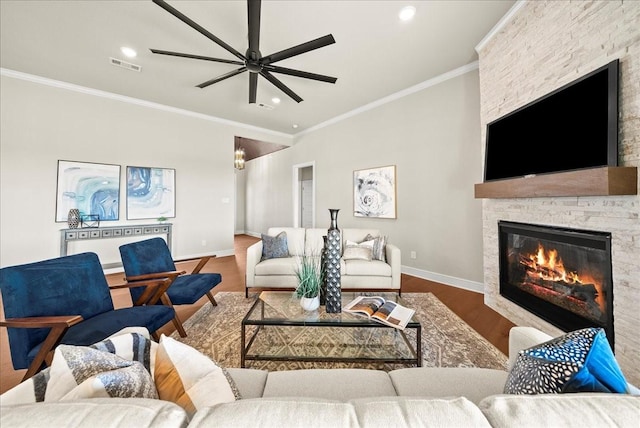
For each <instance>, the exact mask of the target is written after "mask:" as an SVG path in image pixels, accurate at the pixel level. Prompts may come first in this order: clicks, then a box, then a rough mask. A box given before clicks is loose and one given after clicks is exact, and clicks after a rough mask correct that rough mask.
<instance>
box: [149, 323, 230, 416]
mask: <svg viewBox="0 0 640 428" xmlns="http://www.w3.org/2000/svg"><path fill="white" fill-rule="evenodd" d="M155 383H156V387H157V388H158V395H159V396H160V399H162V400H167V401H171V402H174V403H176V404H178V405H179V406H181V407H182V408H184V409H185V410H186V411H187V413H188V414H189V416H192V415H193V414H195V412H196V411H197V410H200V409H202V408H204V407H208V406H212V405H214V404H218V403H226V402H231V401H234V400H236V399H237V398H240V397H239V394H238V392H237V388H236V386H235V384H234V382H233V379H231V377H230V376H228V375H227V373H226V370H224V369H223V368H221V367H219V366H218V365H217V364H216V363H215V362H213V361H212V360H211V359H210V358H209V357H207V356H206V355H204V354H202V353H200V352H199V351H197V350H196V349H194V348H192V347H190V346H188V345H185V344H184V343H181V342H178V341H177V340H175V339H172V338H170V337H167V336H165V335H164V334H163V335H162V336H161V337H160V345H159V346H158V351H157V353H156V368H155Z"/></svg>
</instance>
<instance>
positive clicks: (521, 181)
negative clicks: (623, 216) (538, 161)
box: [475, 166, 638, 199]
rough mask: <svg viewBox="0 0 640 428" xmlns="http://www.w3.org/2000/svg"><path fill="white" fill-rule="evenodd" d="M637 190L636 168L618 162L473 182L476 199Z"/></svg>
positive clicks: (614, 192)
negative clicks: (609, 164) (609, 165)
mask: <svg viewBox="0 0 640 428" xmlns="http://www.w3.org/2000/svg"><path fill="white" fill-rule="evenodd" d="M637 194H638V168H636V167H621V166H619V167H601V168H590V169H583V170H579V171H568V172H558V173H553V174H543V175H536V176H532V177H528V178H524V177H521V178H513V179H506V180H498V181H490V182H486V183H479V184H476V185H475V197H476V199H480V198H492V199H499V198H543V197H550V196H612V195H637Z"/></svg>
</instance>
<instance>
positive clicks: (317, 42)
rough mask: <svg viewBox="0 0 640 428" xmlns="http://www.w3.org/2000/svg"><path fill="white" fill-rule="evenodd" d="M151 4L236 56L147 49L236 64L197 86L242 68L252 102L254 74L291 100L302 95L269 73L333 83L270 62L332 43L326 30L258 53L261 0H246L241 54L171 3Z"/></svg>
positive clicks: (255, 86) (158, 0) (161, 0)
mask: <svg viewBox="0 0 640 428" xmlns="http://www.w3.org/2000/svg"><path fill="white" fill-rule="evenodd" d="M153 2H154V3H155V4H157V5H158V6H160V7H161V8H163V9H164V10H166V11H167V12H169V13H170V14H171V15H173V16H175V17H176V18H178V19H179V20H180V21H182V22H184V23H185V24H187V25H188V26H190V27H191V28H193V29H194V30H196V31H198V32H199V33H200V34H202V35H203V36H205V37H207V38H208V39H210V40H211V41H213V42H214V43H216V44H217V45H219V46H220V47H222V48H223V49H225V50H226V51H228V52H229V53H231V54H232V55H233V56H235V57H236V58H237V60H229V59H223V58H213V57H208V56H203V55H194V54H187V53H181V52H172V51H166V50H160V49H151V52H153V53H154V54H158V55H169V56H176V57H181V58H189V59H197V60H203V61H213V62H220V63H224V64H232V65H237V66H239V67H238V68H236V69H235V70H232V71H230V72H228V73H225V74H223V75H221V76H217V77H214V78H212V79H210V80H207V81H206V82H202V83H200V84H199V85H196V86H197V87H198V88H206V87H208V86H210V85H213V84H215V83H218V82H221V81H223V80H225V79H228V78H230V77H233V76H236V75H238V74H241V73H244V72H245V71H248V72H249V103H250V104H255V103H256V98H257V89H258V75H260V76H262V77H263V78H265V79H266V80H267V81H268V82H270V83H271V84H272V85H274V86H275V87H276V88H278V89H280V90H281V91H282V92H284V93H285V94H287V95H288V96H289V97H290V98H292V99H293V100H295V101H296V102H298V103H299V102H301V101H302V98H301V97H300V96H299V95H298V94H296V93H295V92H293V91H292V90H291V89H290V88H289V87H288V86H286V85H285V84H284V83H282V81H280V80H279V79H278V78H277V77H275V76H274V75H273V74H272V73H280V74H286V75H289V76H295V77H301V78H304V79H311V80H316V81H319V82H326V83H336V81H337V80H338V79H337V78H335V77H331V76H325V75H322V74H316V73H309V72H306V71H300V70H294V69H291V68H286V67H280V66H277V65H273V63H275V62H278V61H282V60H285V59H287V58H291V57H293V56H297V55H301V54H303V53H307V52H310V51H312V50H315V49H320V48H322V47H325V46H328V45H331V44H333V43H335V42H336V41H335V39H334V38H333V36H332V35H331V34H328V35H326V36H323V37H319V38H317V39H314V40H311V41H309V42H306V43H302V44H299V45H296V46H293V47H291V48H288V49H284V50H282V51H279V52H275V53H272V54H270V55H267V56H262V53H260V8H261V1H260V0H247V12H248V27H249V36H248V42H249V47H248V48H247V50H246V52H245V54H244V55H243V54H241V53H240V52H239V51H237V50H236V49H234V48H233V47H231V46H230V45H228V44H227V43H225V42H224V41H222V40H221V39H219V38H218V37H216V36H215V35H213V34H212V33H210V32H209V31H207V30H206V29H205V28H203V27H202V26H200V25H199V24H197V23H196V22H194V21H193V20H191V19H190V18H188V17H187V16H186V15H184V14H183V13H181V12H180V11H178V10H177V9H175V8H174V7H173V6H171V5H169V4H168V3H167V2H166V1H164V0H153Z"/></svg>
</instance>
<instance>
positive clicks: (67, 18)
mask: <svg viewBox="0 0 640 428" xmlns="http://www.w3.org/2000/svg"><path fill="white" fill-rule="evenodd" d="M168 3H169V4H170V5H172V6H173V7H175V8H176V9H178V10H179V11H180V12H182V13H184V14H185V15H186V16H188V17H189V18H191V19H192V20H193V21H195V22H196V23H198V24H200V25H201V26H202V27H204V28H205V29H206V30H208V31H209V32H210V33H213V34H214V35H215V36H217V37H218V38H220V39H222V40H223V41H224V42H226V43H228V44H229V45H231V46H232V47H234V48H235V49H236V50H238V51H240V52H241V53H243V54H244V52H245V50H246V49H247V5H246V2H245V1H244V0H232V1H186V0H168ZM515 3H516V1H515V0H466V1H462V0H460V1H455V0H447V1H444V0H443V1H433V0H431V1H410V0H407V1H404V0H395V1H364V0H359V1H328V0H321V1H307V0H287V1H276V0H263V2H262V16H261V34H260V51H261V52H262V54H263V56H266V55H268V54H271V53H274V52H278V51H281V50H283V49H286V48H289V47H292V46H295V45H298V44H301V43H304V42H307V41H310V40H313V39H316V38H318V37H321V36H324V35H326V34H332V35H333V36H334V38H335V40H336V43H335V44H333V45H329V46H326V47H323V48H321V49H317V50H314V51H311V52H307V53H305V54H302V55H299V56H295V57H292V58H289V59H286V60H283V61H281V62H278V63H277V64H275V65H279V66H282V67H288V68H294V69H298V70H302V71H307V72H312V73H318V74H324V75H329V76H334V77H337V78H338V80H337V82H336V84H330V83H324V82H318V81H314V80H308V79H301V78H297V77H292V76H287V75H283V74H277V75H276V76H277V77H278V78H279V79H280V80H281V81H282V82H284V83H285V84H286V85H287V86H289V87H290V88H291V89H292V90H293V91H294V92H296V93H297V94H298V95H299V96H301V97H302V98H303V99H304V101H302V102H301V103H299V104H298V103H296V102H295V101H293V100H292V99H290V98H289V97H288V96H287V95H285V94H284V93H282V92H281V91H280V90H279V89H277V88H276V87H275V86H273V85H272V84H271V83H269V82H268V81H266V80H265V79H263V78H262V77H260V78H259V81H258V96H257V101H258V103H264V104H268V105H274V104H273V102H272V101H271V98H272V97H279V98H280V99H281V100H282V102H281V103H280V104H279V105H274V107H275V108H274V109H273V110H266V109H261V108H259V107H256V106H255V105H250V104H249V103H248V97H249V73H248V72H245V73H242V74H240V75H237V76H234V77H231V78H229V79H226V80H224V81H222V82H219V83H216V84H214V85H211V86H209V87H207V88H204V89H200V88H197V87H196V85H197V84H200V83H202V82H204V81H207V80H209V79H211V78H213V77H217V76H219V75H222V74H224V73H227V72H229V71H231V70H233V69H235V68H237V66H235V65H228V64H221V63H214V62H210V61H200V60H193V59H185V58H177V57H169V56H164V55H156V54H153V53H151V52H150V51H149V48H155V49H162V50H169V51H177V52H184V53H190V54H197V55H204V56H212V57H217V58H225V59H233V60H235V59H236V58H235V57H233V55H231V54H230V53H228V52H227V51H226V50H224V49H223V48H221V47H220V46H218V45H217V44H215V43H214V42H212V41H211V40H209V39H208V38H206V37H204V36H203V35H202V34H200V33H198V32H197V31H196V30H194V29H193V28H191V27H189V26H188V25H186V24H185V23H183V22H181V21H180V20H178V19H177V18H176V17H174V16H173V15H171V14H170V13H168V12H167V11H165V10H164V9H162V8H161V7H159V6H158V5H155V4H153V3H152V2H151V0H129V1H126V0H123V1H115V0H93V1H79V0H76V1H54V0H46V1H33V0H23V1H10V0H1V1H0V19H1V21H0V31H1V33H0V66H1V67H2V68H3V69H4V70H3V71H5V72H6V71H7V70H10V71H18V72H22V73H28V74H31V75H35V76H41V77H46V78H49V79H53V80H57V81H62V82H67V83H72V84H76V85H80V86H83V87H88V88H92V89H98V90H102V91H107V92H110V93H114V94H119V95H125V96H129V97H133V98H137V99H142V100H146V101H151V102H155V103H159V104H163V105H167V106H172V107H177V108H180V109H184V110H189V111H193V112H197V113H202V114H205V115H209V116H214V117H218V118H222V119H226V120H231V121H234V122H240V123H243V124H248V125H252V126H257V127H260V128H265V129H268V130H272V131H276V132H281V133H286V134H296V133H299V132H301V131H303V130H305V129H308V128H310V127H313V126H315V125H318V124H320V123H323V122H325V121H328V120H330V119H332V118H335V117H337V116H340V115H343V114H346V113H348V112H351V111H353V110H355V109H358V108H360V107H362V106H364V105H367V104H369V103H372V102H375V101H377V100H380V99H382V98H385V97H387V96H390V95H393V94H395V93H397V92H399V91H402V90H404V89H407V88H409V87H411V86H414V85H417V84H420V83H422V82H425V81H428V80H430V79H433V78H435V77H437V76H440V75H442V74H443V73H446V72H450V71H452V70H455V69H457V68H459V67H463V66H465V65H468V64H470V63H473V62H474V61H476V60H477V53H476V52H475V47H476V46H477V45H478V43H479V42H480V41H482V39H483V38H484V37H485V36H486V35H487V33H489V32H490V30H491V29H492V28H493V27H494V26H495V25H496V24H497V23H498V21H499V20H500V19H501V18H502V17H503V16H504V15H505V14H506V13H507V12H508V11H509V9H510V8H511V7H512V6H513V5H514V4H515ZM407 4H411V5H414V6H415V7H416V9H417V13H416V16H415V18H414V19H413V20H412V21H410V22H401V21H400V20H399V19H398V12H399V10H400V9H401V7H403V6H405V5H407ZM121 46H129V47H132V48H134V49H136V50H137V52H138V56H137V57H136V58H133V59H128V58H126V57H125V56H124V55H123V54H122V53H121V52H120V47H121ZM110 57H114V58H118V59H122V60H125V61H128V62H132V63H134V64H136V65H140V66H141V67H142V71H141V72H139V73H138V72H133V71H129V70H125V69H122V68H118V67H115V66H113V65H111V64H110V61H109V58H110ZM294 123H295V124H298V128H297V129H294V128H293V127H292V125H293V124H294Z"/></svg>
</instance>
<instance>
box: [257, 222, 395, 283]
mask: <svg viewBox="0 0 640 428" xmlns="http://www.w3.org/2000/svg"><path fill="white" fill-rule="evenodd" d="M280 232H285V233H286V235H287V243H288V249H289V257H285V258H273V259H268V260H262V241H259V242H256V243H255V244H253V245H251V246H250V247H249V248H247V271H246V278H245V279H246V284H245V294H246V295H248V293H249V290H257V289H260V288H272V289H273V288H275V289H278V288H282V289H293V288H295V287H296V286H297V285H298V283H297V280H296V277H295V269H296V266H297V264H298V263H299V258H300V257H301V256H303V255H305V254H306V255H320V253H321V251H322V248H323V246H324V240H323V239H322V237H323V236H326V235H327V229H304V228H294V227H271V228H269V230H268V231H267V235H269V236H276V235H278V234H279V233H280ZM341 232H342V244H343V248H344V245H345V242H346V241H351V242H362V241H363V240H364V239H365V237H366V236H367V235H371V236H373V237H377V236H381V234H380V231H379V230H377V229H341ZM385 254H386V263H385V262H383V261H379V260H371V261H368V260H351V259H349V260H345V259H344V258H343V259H342V260H341V262H340V275H341V287H342V288H343V289H347V290H348V289H358V290H386V291H389V290H396V291H398V292H399V291H400V274H401V272H400V271H401V253H400V249H399V248H398V247H397V246H395V245H393V244H391V243H388V242H387V244H386V250H385Z"/></svg>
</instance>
